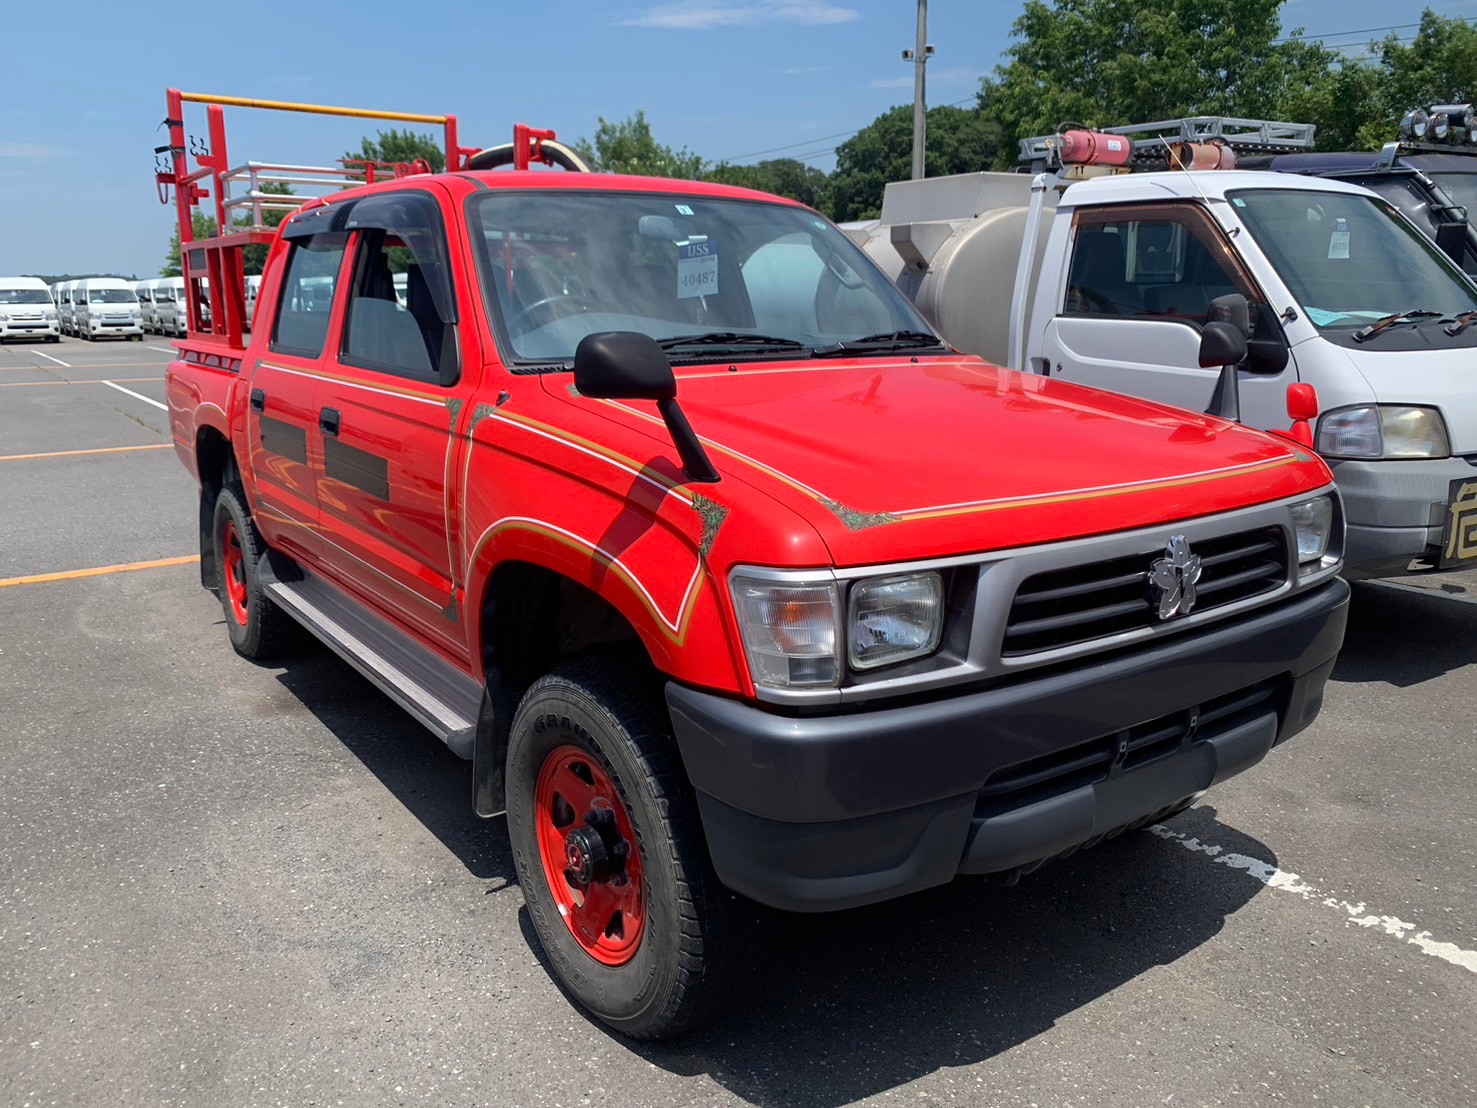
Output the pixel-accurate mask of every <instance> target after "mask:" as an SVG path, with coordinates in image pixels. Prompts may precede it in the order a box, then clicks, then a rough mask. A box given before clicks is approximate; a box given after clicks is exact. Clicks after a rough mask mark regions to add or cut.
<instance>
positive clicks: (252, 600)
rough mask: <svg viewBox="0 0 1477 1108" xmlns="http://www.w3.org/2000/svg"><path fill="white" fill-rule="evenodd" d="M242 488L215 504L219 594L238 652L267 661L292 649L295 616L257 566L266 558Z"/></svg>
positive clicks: (233, 488) (226, 492) (225, 491)
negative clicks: (264, 581)
mask: <svg viewBox="0 0 1477 1108" xmlns="http://www.w3.org/2000/svg"><path fill="white" fill-rule="evenodd" d="M266 552H267V544H266V543H265V542H264V541H263V539H262V537H261V534H260V532H258V531H257V529H256V524H255V523H254V522H253V521H252V518H251V512H250V511H248V510H247V507H246V495H245V493H244V492H243V491H242V489H241V486H240V485H237V484H234V483H233V484H229V485H227V486H226V487H225V488H223V489H221V491H220V495H219V496H218V497H217V498H216V502H215V564H216V570H217V573H218V574H219V577H218V580H217V592H218V593H219V594H220V599H221V607H222V608H223V609H225V613H226V634H227V635H229V636H230V639H231V645H232V646H233V647H235V649H236V653H237V654H240V655H241V656H242V657H243V658H250V659H252V660H253V661H265V660H266V659H268V658H273V657H275V656H276V655H278V654H281V653H282V652H283V651H284V650H285V649H286V648H287V647H288V646H289V645H291V641H292V635H293V630H294V627H293V623H292V617H291V616H289V615H288V614H287V613H286V612H284V611H283V610H282V609H281V608H279V607H277V605H276V604H275V603H273V601H272V599H271V597H269V596H268V595H267V593H266V590H265V589H264V588H263V587H262V583H261V577H260V574H259V573H258V571H257V567H258V565H259V564H260V562H261V559H262V558H263V557H265V556H266Z"/></svg>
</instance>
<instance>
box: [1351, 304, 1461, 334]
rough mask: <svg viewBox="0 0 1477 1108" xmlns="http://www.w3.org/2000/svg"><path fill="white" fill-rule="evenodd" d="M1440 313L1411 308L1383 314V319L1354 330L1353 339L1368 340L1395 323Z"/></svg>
mask: <svg viewBox="0 0 1477 1108" xmlns="http://www.w3.org/2000/svg"><path fill="white" fill-rule="evenodd" d="M1440 314H1441V313H1440V312H1433V311H1431V310H1430V309H1429V308H1413V309H1411V310H1410V311H1408V312H1396V313H1395V314H1394V315H1387V316H1385V318H1384V319H1377V320H1375V321H1374V322H1373V323H1371V324H1370V325H1369V326H1368V327H1361V328H1359V330H1357V331H1355V332H1354V341H1355V342H1368V341H1369V340H1370V339H1372V338H1374V337H1375V335H1377V334H1379V333H1380V332H1381V331H1384V330H1387V329H1388V328H1390V327H1393V326H1395V324H1397V323H1407V322H1409V321H1411V320H1415V319H1430V318H1432V317H1433V316H1439V315H1440Z"/></svg>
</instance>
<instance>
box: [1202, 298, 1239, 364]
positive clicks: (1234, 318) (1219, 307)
mask: <svg viewBox="0 0 1477 1108" xmlns="http://www.w3.org/2000/svg"><path fill="white" fill-rule="evenodd" d="M1205 319H1206V322H1208V323H1229V324H1230V325H1231V326H1232V327H1234V328H1236V330H1238V331H1240V332H1241V333H1242V334H1243V335H1245V336H1246V337H1247V338H1251V305H1250V304H1248V303H1247V302H1246V297H1244V296H1242V295H1241V294H1240V293H1239V292H1228V293H1226V295H1225V296H1217V297H1216V298H1215V299H1214V300H1212V301H1211V302H1210V305H1209V307H1208V309H1207V310H1206V313H1205ZM1204 364H1205V363H1204V362H1202V363H1201V365H1204Z"/></svg>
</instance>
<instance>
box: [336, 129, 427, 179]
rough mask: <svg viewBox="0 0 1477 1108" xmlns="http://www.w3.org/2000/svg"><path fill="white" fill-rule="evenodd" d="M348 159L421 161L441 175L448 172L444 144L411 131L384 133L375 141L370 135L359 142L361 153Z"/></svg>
mask: <svg viewBox="0 0 1477 1108" xmlns="http://www.w3.org/2000/svg"><path fill="white" fill-rule="evenodd" d="M344 158H345V159H346V160H353V161H365V162H413V161H415V160H416V159H417V158H420V159H423V160H424V161H425V162H426V164H427V165H429V166H430V167H431V169H432V170H434V171H435V172H437V173H440V172H441V171H442V170H443V169H445V168H446V149H445V147H444V146H443V145H442V143H441V141H440V140H439V139H437V138H436V137H435V136H434V135H429V134H421V133H418V132H416V131H412V130H411V129H410V128H408V127H407V128H406V129H405V130H403V131H401V130H397V129H395V128H391V129H390V130H388V131H381V132H379V134H378V135H377V136H376V137H375V138H370V137H369V136H368V135H366V136H364V138H362V139H361V140H360V141H359V149H358V150H354V151H348V152H346V153H345V154H344Z"/></svg>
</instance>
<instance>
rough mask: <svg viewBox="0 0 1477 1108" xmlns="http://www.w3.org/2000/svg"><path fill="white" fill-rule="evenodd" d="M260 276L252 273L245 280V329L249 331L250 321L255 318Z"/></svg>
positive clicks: (259, 293) (260, 288)
mask: <svg viewBox="0 0 1477 1108" xmlns="http://www.w3.org/2000/svg"><path fill="white" fill-rule="evenodd" d="M261 291H262V275H261V274H260V273H253V274H252V275H251V276H249V277H247V278H246V329H247V330H248V331H250V330H251V321H252V319H253V318H255V316H256V298H257V297H258V296H259V295H261Z"/></svg>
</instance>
